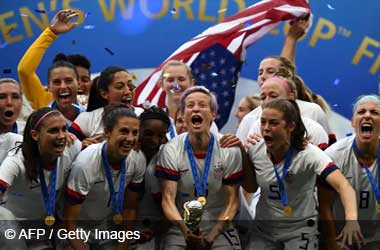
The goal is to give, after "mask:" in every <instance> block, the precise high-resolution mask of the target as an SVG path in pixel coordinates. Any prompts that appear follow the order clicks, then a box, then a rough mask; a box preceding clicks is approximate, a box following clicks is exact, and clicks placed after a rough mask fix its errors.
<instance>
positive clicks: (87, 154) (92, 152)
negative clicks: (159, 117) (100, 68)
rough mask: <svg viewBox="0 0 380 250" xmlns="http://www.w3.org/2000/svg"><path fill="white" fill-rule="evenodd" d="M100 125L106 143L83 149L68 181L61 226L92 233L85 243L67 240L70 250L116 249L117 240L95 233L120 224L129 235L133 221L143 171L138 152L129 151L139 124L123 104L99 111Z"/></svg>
mask: <svg viewBox="0 0 380 250" xmlns="http://www.w3.org/2000/svg"><path fill="white" fill-rule="evenodd" d="M102 122H103V125H104V134H105V137H106V140H105V141H104V142H103V143H97V144H92V145H90V146H89V147H87V148H86V149H85V150H83V151H82V152H81V153H80V154H79V155H78V157H77V159H76V160H75V162H74V163H73V169H72V171H71V173H70V176H69V178H68V183H67V188H66V195H65V197H66V204H65V212H64V218H65V221H64V222H65V226H66V228H67V229H68V230H69V231H75V230H76V228H77V227H80V228H83V229H85V230H86V231H89V230H91V232H92V235H91V237H90V239H89V241H88V242H87V243H85V242H84V241H83V240H81V239H78V238H76V239H72V240H70V243H71V246H72V247H73V248H74V249H84V248H85V247H86V244H87V245H89V246H90V247H95V248H96V247H100V246H101V247H105V248H107V247H111V248H112V247H116V245H117V241H115V240H112V239H111V238H105V239H99V238H97V237H96V235H95V234H94V233H95V231H96V229H100V230H110V229H112V228H113V226H114V225H118V224H122V226H123V228H124V229H126V230H132V228H133V224H134V222H135V220H136V213H137V206H138V203H139V202H138V200H139V193H140V192H141V189H142V188H143V185H142V181H143V178H144V173H145V168H146V160H145V157H144V155H143V153H142V152H141V151H139V152H137V151H135V150H133V148H134V147H135V146H136V144H137V140H138V134H139V120H138V118H137V116H136V114H135V113H134V112H133V111H132V110H131V109H129V108H128V107H126V106H125V105H121V104H111V105H109V106H107V107H105V110H104V113H103V117H102ZM81 221H83V223H81ZM110 221H113V222H112V223H111V222H110ZM86 222H87V223H86ZM88 222H91V223H88ZM121 244H123V243H121ZM124 244H128V242H127V241H126V242H124Z"/></svg>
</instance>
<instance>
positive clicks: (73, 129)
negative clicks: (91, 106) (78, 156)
mask: <svg viewBox="0 0 380 250" xmlns="http://www.w3.org/2000/svg"><path fill="white" fill-rule="evenodd" d="M88 114H89V113H88V112H82V113H80V114H79V115H78V117H77V118H76V119H75V120H74V122H73V123H72V124H71V126H70V128H69V132H70V133H73V134H74V135H75V136H76V137H78V139H79V140H80V141H83V140H84V139H86V138H87V137H89V132H88V125H89V124H88V123H89V120H88Z"/></svg>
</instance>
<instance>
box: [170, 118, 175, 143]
mask: <svg viewBox="0 0 380 250" xmlns="http://www.w3.org/2000/svg"><path fill="white" fill-rule="evenodd" d="M169 133H170V139H173V138H174V137H175V136H176V132H175V128H174V124H173V122H172V121H170V125H169Z"/></svg>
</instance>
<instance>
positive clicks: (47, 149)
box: [31, 114, 67, 159]
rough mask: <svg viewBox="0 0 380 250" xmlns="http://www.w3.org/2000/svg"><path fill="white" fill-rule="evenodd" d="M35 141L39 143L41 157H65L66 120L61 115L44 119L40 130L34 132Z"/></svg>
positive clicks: (53, 115)
mask: <svg viewBox="0 0 380 250" xmlns="http://www.w3.org/2000/svg"><path fill="white" fill-rule="evenodd" d="M31 135H32V138H33V140H35V141H37V143H38V148H39V151H40V155H43V156H47V157H48V158H53V159H55V158H57V157H59V156H62V155H63V152H64V150H65V145H66V135H67V131H66V120H65V118H64V117H63V116H62V115H61V114H52V115H49V116H47V117H46V118H44V120H43V121H42V122H41V125H39V130H32V131H31Z"/></svg>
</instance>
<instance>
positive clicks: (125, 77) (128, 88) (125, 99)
mask: <svg viewBox="0 0 380 250" xmlns="http://www.w3.org/2000/svg"><path fill="white" fill-rule="evenodd" d="M134 89H135V86H134V85H133V80H132V76H131V75H130V74H129V73H128V72H126V71H119V72H116V73H115V74H114V75H113V77H112V80H111V82H110V83H109V84H108V90H107V91H101V93H100V94H101V96H102V97H103V98H104V99H106V100H108V104H112V103H119V102H121V103H124V104H125V105H127V106H128V107H129V108H131V107H132V99H133V90H134Z"/></svg>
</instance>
